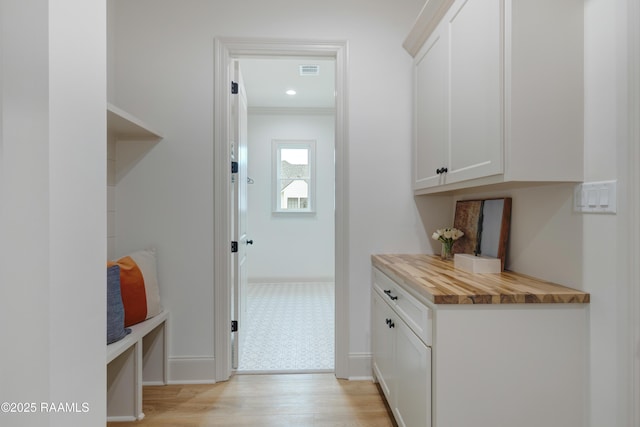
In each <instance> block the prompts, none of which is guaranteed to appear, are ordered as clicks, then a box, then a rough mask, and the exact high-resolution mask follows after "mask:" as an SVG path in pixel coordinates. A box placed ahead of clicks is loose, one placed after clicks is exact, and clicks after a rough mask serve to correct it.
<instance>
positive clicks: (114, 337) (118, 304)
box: [107, 265, 131, 344]
mask: <svg viewBox="0 0 640 427" xmlns="http://www.w3.org/2000/svg"><path fill="white" fill-rule="evenodd" d="M130 332H131V329H128V328H125V327H124V305H123V304H122V296H121V294H120V267H119V266H117V265H114V266H111V267H107V344H111V343H113V342H116V341H119V340H121V339H122V338H124V337H125V336H126V335H127V334H128V333H130Z"/></svg>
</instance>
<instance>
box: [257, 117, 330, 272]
mask: <svg viewBox="0 0 640 427" xmlns="http://www.w3.org/2000/svg"><path fill="white" fill-rule="evenodd" d="M334 122H335V119H334V115H333V114H315V115H308V114H303V113H297V114H286V113H285V114H278V113H275V114H274V113H268V112H264V113H251V110H250V114H249V167H248V172H249V177H251V178H252V179H253V180H254V184H251V185H249V186H248V203H249V215H248V230H249V231H248V233H249V238H250V239H253V241H254V244H253V246H250V247H249V257H250V262H249V268H248V276H249V281H250V282H269V281H276V282H278V281H310V282H312V281H321V280H324V281H331V280H333V276H334V245H335V241H334V240H335V239H334V206H335V202H334V186H335V177H334V169H335V164H334V148H335V141H334V140H335V126H334ZM274 139H280V140H314V141H316V157H315V158H316V164H315V168H316V169H315V170H316V175H315V176H316V208H317V209H316V212H315V213H314V214H275V215H274V214H273V213H272V188H273V182H272V174H271V173H272V166H273V160H272V146H271V141H272V140H274Z"/></svg>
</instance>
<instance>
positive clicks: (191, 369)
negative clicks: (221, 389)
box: [168, 357, 216, 384]
mask: <svg viewBox="0 0 640 427" xmlns="http://www.w3.org/2000/svg"><path fill="white" fill-rule="evenodd" d="M215 373H216V363H215V358H213V357H170V358H169V381H168V383H169V384H214V383H215V382H216V378H215Z"/></svg>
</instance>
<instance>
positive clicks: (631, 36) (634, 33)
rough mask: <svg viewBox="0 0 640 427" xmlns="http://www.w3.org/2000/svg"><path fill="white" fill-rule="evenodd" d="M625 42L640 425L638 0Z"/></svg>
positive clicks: (634, 419) (632, 341)
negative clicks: (639, 351) (639, 348)
mask: <svg viewBox="0 0 640 427" xmlns="http://www.w3.org/2000/svg"><path fill="white" fill-rule="evenodd" d="M627 7H628V10H627V11H626V16H627V24H628V28H627V42H628V43H629V45H628V47H627V49H628V61H629V63H628V73H629V74H628V82H627V84H628V87H627V93H628V94H629V99H628V104H627V105H628V112H627V117H628V119H627V120H628V147H629V150H628V153H625V154H628V155H627V156H626V159H627V164H626V175H627V178H628V187H627V188H628V190H627V194H626V195H627V197H628V200H629V216H628V224H626V225H623V227H624V228H625V233H628V234H627V235H628V236H629V241H628V246H627V248H622V249H623V250H624V249H627V250H628V253H629V258H627V260H626V261H627V262H628V263H629V264H628V267H629V270H628V274H629V277H628V280H629V285H630V286H629V288H630V294H631V295H630V297H631V298H630V301H631V303H630V311H631V313H630V314H631V315H630V316H629V317H630V319H631V327H630V334H629V344H628V349H629V354H628V357H629V361H630V364H629V368H630V371H631V375H629V377H630V378H631V384H630V387H629V391H630V395H631V398H630V402H629V406H630V410H629V414H628V415H629V420H630V423H629V425H634V426H637V425H640V358H639V357H638V353H637V351H638V345H639V343H640V264H639V263H638V260H639V259H640V243H639V242H640V195H639V194H638V191H639V190H640V171H638V164H640V0H629V1H628V2H627Z"/></svg>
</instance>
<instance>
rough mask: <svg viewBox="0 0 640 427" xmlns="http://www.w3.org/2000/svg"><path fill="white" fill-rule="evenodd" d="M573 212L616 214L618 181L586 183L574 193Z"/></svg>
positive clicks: (579, 185) (577, 187)
mask: <svg viewBox="0 0 640 427" xmlns="http://www.w3.org/2000/svg"><path fill="white" fill-rule="evenodd" d="M573 210H574V211H575V212H585V213H616V210H617V205H616V181H599V182H584V183H582V184H578V185H576V187H575V189H574V192H573Z"/></svg>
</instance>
